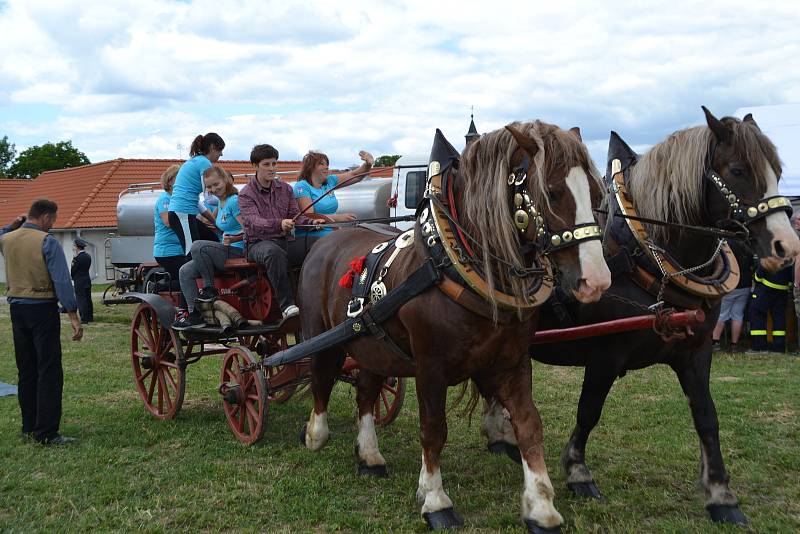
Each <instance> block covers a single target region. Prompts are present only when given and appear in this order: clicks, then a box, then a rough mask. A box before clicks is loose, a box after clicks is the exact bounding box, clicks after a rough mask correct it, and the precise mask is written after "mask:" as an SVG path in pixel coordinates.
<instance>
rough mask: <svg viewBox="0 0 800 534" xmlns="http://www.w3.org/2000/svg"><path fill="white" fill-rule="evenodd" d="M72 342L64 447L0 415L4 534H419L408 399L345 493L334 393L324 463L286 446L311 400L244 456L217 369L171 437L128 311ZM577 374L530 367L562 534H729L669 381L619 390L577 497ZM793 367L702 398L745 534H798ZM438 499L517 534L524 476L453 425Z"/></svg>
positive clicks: (104, 315) (340, 396)
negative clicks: (588, 480)
mask: <svg viewBox="0 0 800 534" xmlns="http://www.w3.org/2000/svg"><path fill="white" fill-rule="evenodd" d="M95 310H96V312H95V317H96V319H97V320H98V322H97V323H95V324H92V325H90V326H89V328H88V329H87V331H86V337H85V339H84V341H83V342H80V343H72V342H70V341H67V336H66V332H67V330H68V329H69V328H68V325H67V323H66V321H65V322H64V323H63V330H62V337H63V339H64V342H63V346H64V368H65V375H66V378H65V390H64V416H63V420H62V432H63V433H64V434H65V435H68V436H75V437H77V438H78V439H79V441H78V442H77V443H76V444H73V445H71V446H68V447H64V448H45V447H41V446H38V445H35V444H32V443H30V442H27V441H24V440H23V439H22V438H20V437H19V431H20V420H19V409H18V406H17V400H16V397H3V398H0V531H3V532H32V531H43V532H44V531H46V532H52V531H71V532H83V531H87V530H102V531H129V530H142V531H148V532H164V531H175V530H179V531H228V532H238V531H246V532H254V531H263V532H351V531H353V532H384V531H387V532H424V531H425V530H426V529H425V526H424V523H423V522H422V520H421V518H420V516H419V507H418V505H417V504H416V503H415V500H414V492H415V490H416V486H417V478H418V475H419V468H420V448H419V442H418V417H417V412H416V408H417V405H416V399H415V396H414V393H413V384H412V385H411V387H410V388H409V389H410V391H409V393H408V395H407V396H406V403H405V407H404V408H403V411H402V414H401V415H400V417H399V418H398V419H397V421H395V423H394V424H393V425H391V426H389V427H388V428H385V429H381V430H379V434H378V435H379V440H380V445H381V449H382V452H383V454H384V456H385V457H386V459H387V462H388V463H389V471H390V478H388V479H381V480H376V479H371V478H361V477H358V476H357V475H356V472H355V471H356V462H355V457H354V454H353V444H354V440H355V432H354V431H355V422H354V414H355V394H354V391H353V390H352V389H351V388H350V387H349V386H347V385H345V384H340V385H338V386H337V387H336V390H335V394H334V399H333V400H332V403H331V415H330V418H329V421H330V425H331V431H332V437H331V441H330V442H329V444H328V446H327V447H326V448H325V449H323V450H322V451H321V452H320V453H316V454H315V453H311V452H309V451H307V450H306V449H305V448H304V447H301V446H300V445H299V442H298V439H297V435H298V431H299V429H300V427H301V425H302V423H303V422H304V421H305V420H306V418H307V415H308V411H309V410H310V406H311V401H310V397H309V396H308V395H307V394H300V395H296V396H295V397H293V398H292V399H291V400H290V401H289V402H288V403H286V404H282V405H272V406H271V407H270V408H271V412H270V416H269V419H268V428H267V433H266V435H265V437H264V440H263V441H262V444H260V445H258V446H254V447H249V448H248V447H244V446H242V445H240V444H239V443H238V442H237V441H235V439H234V438H233V435H232V434H231V432H230V431H229V430H228V427H227V424H226V422H225V419H224V415H223V412H222V408H221V402H220V400H219V395H218V394H217V393H216V387H217V384H218V375H219V364H220V361H221V360H220V359H219V358H218V357H213V358H208V359H206V360H204V361H200V362H199V363H197V364H194V365H192V366H191V367H190V368H189V370H188V379H187V387H186V401H185V402H184V405H183V410H182V411H181V413H180V414H179V416H178V418H177V419H176V420H174V421H168V422H161V421H156V420H154V419H152V418H151V417H150V416H149V415H147V414H146V413H145V410H144V408H143V407H142V403H141V401H140V400H139V398H138V395H137V393H136V391H135V389H134V386H133V382H132V379H131V369H130V361H129V339H128V337H129V334H128V324H129V320H130V315H131V314H132V312H133V306H118V307H116V308H111V309H109V308H104V307H102V306H99V305H96V308H95ZM581 377H582V373H581V370H578V369H567V368H554V367H547V366H543V365H540V364H536V365H535V369H534V395H535V398H536V400H537V403H538V406H539V408H540V411H541V413H542V418H543V420H544V424H545V440H546V456H547V462H548V467H549V468H550V476H551V478H552V480H553V484H554V486H555V489H556V501H555V502H556V506H557V508H558V509H559V511H560V512H561V513H562V514H563V515H564V518H565V521H566V524H565V529H564V530H565V531H566V532H740V531H741V529H739V528H735V527H719V526H714V525H712V524H711V523H710V522H709V521H708V519H707V514H706V512H705V510H704V509H703V496H702V493H701V491H700V490H699V489H698V487H697V485H696V479H697V474H698V473H697V472H698V446H697V437H696V435H695V433H694V429H693V427H692V424H691V419H690V416H689V411H688V407H687V406H686V402H685V400H684V397H683V395H682V393H681V391H680V387H679V386H678V383H677V380H676V379H675V378H674V376H673V375H672V372H671V371H670V370H669V369H667V368H666V367H663V366H659V367H654V368H650V369H647V370H643V371H636V372H632V373H629V374H628V375H627V376H626V377H625V378H623V379H621V380H620V381H619V382H618V383H617V384H616V385H615V387H614V389H613V390H612V393H611V395H610V397H609V399H608V402H607V404H606V409H605V413H604V415H603V418H602V420H601V423H600V425H599V426H598V428H597V429H596V430H595V432H594V433H593V435H592V439H591V441H590V443H589V448H588V462H589V467H590V468H591V469H592V470H593V472H594V475H595V479H596V481H597V483H598V486H599V487H600V490H601V491H602V492H603V493H604V495H605V497H606V499H605V501H603V502H589V501H583V500H579V499H577V498H575V497H572V496H571V494H570V493H569V492H568V490H567V489H566V487H565V484H564V475H563V473H562V472H561V470H560V467H559V465H558V458H559V455H560V451H561V448H562V446H563V445H564V443H565V442H566V440H567V438H568V436H569V433H570V431H571V429H572V425H573V421H574V417H575V416H574V411H575V406H576V402H577V398H578V395H579V386H580V382H581ZM0 381H4V382H11V383H16V367H15V365H14V359H13V346H12V341H11V326H10V322H9V320H8V306H7V305H6V304H5V302H3V303H2V304H0ZM799 388H800V359H798V358H792V357H787V356H783V355H769V356H763V357H757V358H756V357H745V356H730V355H722V356H720V357H718V358H717V359H716V361H715V363H714V369H713V374H712V390H713V393H714V397H715V400H716V403H717V409H718V412H719V414H720V419H721V439H722V447H723V454H724V456H725V460H726V462H727V467H728V470H729V472H730V475H731V485H732V487H733V488H734V490H735V491H736V492H737V493H738V495H739V498H740V501H741V506H742V510H743V511H744V512H745V513H746V514H747V515H748V516H749V518H750V521H751V526H750V530H752V531H757V532H797V531H800V448H799V447H798V445H799V444H800V441H799V440H800V422H798V418H797V416H798V410H799V409H800V406H799V405H798V402H799V399H800V393H799V392H798V389H799ZM449 420H450V426H449V442H448V445H447V447H446V448H445V451H444V455H443V471H442V472H443V477H444V484H445V489H446V491H447V492H448V494H449V495H450V497H451V498H452V499H453V501H454V503H455V506H456V509H457V510H458V511H459V512H460V513H461V515H462V516H463V517H464V519H465V520H466V527H465V528H464V529H463V531H464V532H496V531H511V532H523V527H522V524H521V522H520V520H519V501H520V492H521V486H522V471H521V469H520V467H519V466H517V465H516V464H512V463H511V462H510V461H508V460H506V459H505V458H503V457H496V456H491V455H489V454H488V453H486V452H484V450H485V444H484V442H483V440H482V438H481V436H480V434H479V430H478V421H477V420H473V421H472V424H471V425H470V424H469V422H468V421H467V418H466V417H464V416H463V415H462V414H461V413H460V412H459V411H455V412H453V413H451V416H450V418H449Z"/></svg>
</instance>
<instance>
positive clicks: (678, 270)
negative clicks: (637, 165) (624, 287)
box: [611, 159, 739, 298]
mask: <svg viewBox="0 0 800 534" xmlns="http://www.w3.org/2000/svg"><path fill="white" fill-rule="evenodd" d="M621 167H622V165H621V162H620V161H619V160H617V159H615V160H614V161H613V162H612V173H613V174H612V179H611V180H612V181H611V184H612V186H611V188H612V193H613V195H614V198H615V199H616V202H617V206H618V207H619V210H620V211H621V212H622V215H624V216H626V217H625V222H626V223H627V224H626V225H625V226H626V227H627V229H628V230H629V231H630V232H631V234H632V235H633V238H634V240H635V242H636V243H637V244H638V248H639V250H642V251H644V256H645V257H647V259H649V260H650V261H649V263H650V264H652V265H654V266H657V267H658V272H657V273H653V274H658V275H660V276H662V281H664V280H666V281H669V282H671V283H672V284H674V285H675V286H677V287H678V288H680V289H683V290H684V291H686V292H688V293H690V294H692V295H697V296H700V297H705V298H720V297H722V296H724V295H726V294H728V293H730V292H731V291H732V290H733V289H735V288H736V286H737V284H738V283H739V265H738V263H737V262H736V257H735V256H734V255H733V251H732V250H731V248H730V246H729V245H728V243H727V242H724V241H723V242H722V243H721V244H720V246H719V254H716V255H715V258H714V261H715V262H716V264H715V273H716V274H717V275H716V278H714V279H704V278H700V277H699V276H696V275H694V274H693V272H692V269H684V268H683V267H681V266H680V265H679V264H678V263H677V262H676V261H675V260H674V259H673V258H672V257H671V256H670V254H669V253H668V252H667V251H666V250H663V249H662V248H660V247H658V246H656V245H654V243H653V241H652V240H651V239H650V236H649V235H648V233H647V230H646V229H645V227H644V224H643V223H642V222H641V221H638V220H635V219H633V218H630V217H628V216H632V217H637V216H638V214H637V212H636V208H635V207H634V205H633V202H632V200H631V198H630V195H629V193H628V188H627V186H626V184H625V177H624V172H623V170H622V168H621ZM635 259H636V263H637V265H638V266H639V267H640V268H643V266H642V264H641V261H640V260H641V259H642V258H641V257H637V258H635ZM645 270H647V271H650V270H652V269H645Z"/></svg>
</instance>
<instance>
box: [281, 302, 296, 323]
mask: <svg viewBox="0 0 800 534" xmlns="http://www.w3.org/2000/svg"><path fill="white" fill-rule="evenodd" d="M281 315H282V316H283V319H284V320H286V319H288V318H289V317H294V316H295V315H300V308H298V307H297V306H295V305H294V304H290V305H288V306H286V308H284V309H283V312H282V313H281Z"/></svg>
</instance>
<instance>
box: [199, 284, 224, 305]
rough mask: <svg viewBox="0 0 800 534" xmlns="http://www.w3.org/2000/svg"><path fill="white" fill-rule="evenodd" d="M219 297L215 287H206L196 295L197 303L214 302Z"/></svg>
mask: <svg viewBox="0 0 800 534" xmlns="http://www.w3.org/2000/svg"><path fill="white" fill-rule="evenodd" d="M217 297H219V292H218V291H217V288H215V287H209V286H206V287H204V288H203V289H201V290H200V293H199V294H198V295H197V299H195V300H197V302H214V301H215V300H217Z"/></svg>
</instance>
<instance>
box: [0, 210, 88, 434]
mask: <svg viewBox="0 0 800 534" xmlns="http://www.w3.org/2000/svg"><path fill="white" fill-rule="evenodd" d="M57 211H58V206H57V205H56V203H55V202H53V201H52V200H48V199H44V198H42V199H39V200H36V201H35V202H34V203H33V204H32V205H31V208H30V210H29V211H28V215H27V221H26V216H25V215H20V216H19V217H17V218H16V219H15V220H14V221H13V222H12V223H11V224H9V225H8V226H6V227H5V228H3V229H2V230H0V252H1V253H2V254H3V258H4V259H5V264H6V282H7V289H6V294H7V295H8V302H9V304H10V308H11V327H12V330H13V333H14V353H15V356H16V361H17V370H18V372H19V381H18V384H17V390H18V396H19V407H20V410H21V411H22V435H23V436H29V437H32V438H33V439H35V440H36V441H38V442H39V443H41V444H43V445H64V444H66V443H69V442H70V441H73V439H72V438H67V437H64V436H62V435H61V434H59V432H58V430H59V425H60V423H61V391H62V389H63V387H64V370H63V368H62V366H61V319H60V317H59V314H58V302H59V301H60V302H61V305H62V306H63V307H64V309H65V310H66V311H67V313H68V314H69V320H70V323H72V340H73V341H80V339H81V338H82V337H83V327H81V321H80V319H79V318H78V312H77V311H76V309H77V303H76V301H75V292H74V290H73V288H72V280H71V279H70V275H69V267H68V266H67V259H66V257H65V256H64V251H63V249H62V248H61V245H60V244H59V243H58V241H57V240H56V239H55V238H54V237H53V236H52V235H50V234H48V233H47V232H48V231H49V230H50V228H52V227H53V224H55V221H56V215H57Z"/></svg>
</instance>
